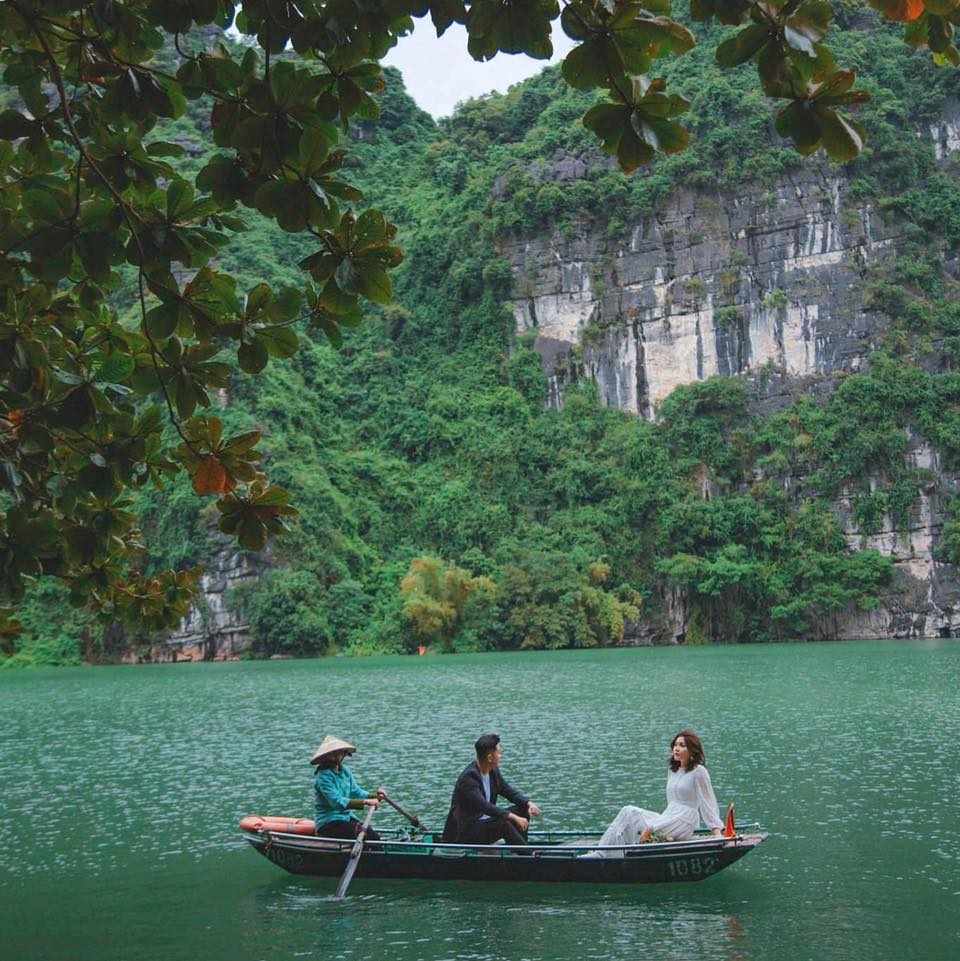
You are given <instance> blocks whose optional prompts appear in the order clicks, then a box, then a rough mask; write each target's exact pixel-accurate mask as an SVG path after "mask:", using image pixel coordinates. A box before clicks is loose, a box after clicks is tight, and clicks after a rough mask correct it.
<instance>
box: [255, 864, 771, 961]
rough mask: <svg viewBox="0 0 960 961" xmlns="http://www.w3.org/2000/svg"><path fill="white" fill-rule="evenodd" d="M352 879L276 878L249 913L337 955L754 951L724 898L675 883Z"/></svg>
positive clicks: (510, 956)
mask: <svg viewBox="0 0 960 961" xmlns="http://www.w3.org/2000/svg"><path fill="white" fill-rule="evenodd" d="M354 884H355V885H357V886H358V887H359V890H358V891H355V892H354V891H351V894H350V896H349V897H348V899H347V901H346V902H335V901H333V900H331V898H330V897H329V891H328V890H327V888H326V886H324V887H318V885H317V884H316V883H314V882H311V881H301V880H298V879H291V880H288V881H285V882H278V883H276V884H272V885H267V886H264V887H262V888H261V889H260V890H258V891H257V892H256V893H255V894H254V895H253V897H252V900H251V903H250V904H249V905H248V910H249V911H250V912H251V914H253V915H255V916H256V917H259V918H260V919H262V923H263V924H264V925H265V926H266V927H269V928H271V929H273V930H285V931H288V932H289V931H293V930H297V929H300V931H301V933H302V934H303V935H304V938H303V940H300V941H297V942H296V945H295V944H294V942H293V941H292V940H291V941H288V942H287V945H286V947H287V949H288V950H291V951H294V950H295V951H296V953H297V954H298V955H302V956H316V957H333V958H337V959H343V961H354V959H360V958H368V957H373V956H375V957H378V958H383V959H385V961H414V959H422V958H424V957H430V958H431V959H435V961H444V959H449V961H516V959H522V958H545V957H551V958H555V957H569V958H586V959H596V961H610V959H621V958H628V957H629V958H662V959H665V961H666V959H678V961H681V959H682V961H688V959H690V958H697V959H703V961H737V959H740V961H749V959H750V958H751V957H752V955H751V953H750V951H749V949H748V947H747V944H746V939H747V936H748V934H749V926H748V924H747V923H746V922H744V920H743V919H742V918H741V917H740V916H739V915H738V914H737V913H733V912H731V910H730V905H729V904H728V903H727V899H726V898H725V897H724V896H722V895H721V896H720V897H719V898H717V897H712V898H711V897H707V898H702V897H701V898H693V899H691V898H690V897H689V896H686V895H685V894H684V893H683V891H682V890H680V889H678V888H677V887H673V888H670V889H661V890H660V891H658V892H657V896H648V897H638V894H637V892H636V891H629V890H621V889H620V888H610V889H603V890H602V891H601V890H598V889H593V890H592V891H590V892H585V891H583V890H581V889H578V888H577V887H576V886H572V885H549V886H537V885H530V884H518V885H515V886H513V887H511V888H509V889H504V888H493V887H491V886H488V885H475V884H467V883H461V884H451V885H449V886H448V887H446V888H443V889H438V887H437V885H436V884H431V883H427V882H413V883H408V884H403V885H400V884H396V883H384V882H377V883H376V885H375V886H374V887H371V886H370V882H361V881H359V880H358V881H356V882H354ZM740 894H741V895H742V892H740ZM306 929H308V930H309V932H310V933H309V935H307V930H306Z"/></svg>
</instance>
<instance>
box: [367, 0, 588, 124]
mask: <svg viewBox="0 0 960 961" xmlns="http://www.w3.org/2000/svg"><path fill="white" fill-rule="evenodd" d="M414 22H415V23H416V29H415V30H414V32H413V33H412V34H410V35H409V36H407V37H401V38H400V40H399V42H398V43H397V45H396V46H395V47H394V48H393V49H392V50H391V51H390V52H389V53H388V54H387V55H386V57H384V59H383V62H384V63H386V64H391V65H392V66H394V67H396V68H397V69H398V70H399V71H400V72H401V73H402V74H403V83H404V86H405V87H406V88H407V92H408V93H409V94H410V96H411V97H413V99H414V100H415V101H416V102H417V106H419V107H421V108H422V109H424V110H426V111H427V113H430V114H433V116H434V117H448V116H449V115H450V114H451V113H453V108H454V107H455V106H456V105H457V103H459V102H460V101H461V100H467V99H469V98H470V97H479V96H480V95H481V94H484V93H490V92H491V91H493V90H497V91H499V92H501V93H505V92H506V90H507V88H508V87H510V86H511V85H512V84H515V83H519V82H520V81H521V80H525V79H526V78H527V77H532V76H533V75H534V74H536V73H539V72H540V71H541V70H542V69H543V68H544V67H545V66H546V65H547V63H548V62H549V63H556V62H557V61H558V60H561V59H563V57H564V56H565V55H566V53H567V51H569V50H570V48H571V47H573V41H572V40H571V39H570V38H569V37H568V36H567V35H566V34H565V33H563V31H562V30H560V28H559V24H554V31H553V50H554V54H553V60H550V61H547V60H532V59H531V58H530V57H527V56H526V55H524V54H509V53H498V54H497V55H496V56H495V57H494V58H493V59H492V60H487V61H485V62H484V63H478V62H477V61H476V60H474V59H473V58H472V57H471V56H470V54H469V53H467V31H466V30H465V29H464V28H463V27H461V26H460V25H459V24H457V23H453V24H451V25H450V27H449V28H448V29H447V31H446V33H444V35H443V36H442V37H439V38H438V37H437V31H436V29H435V28H434V26H433V22H432V21H431V20H430V18H429V17H426V18H423V19H420V20H415V21H414Z"/></svg>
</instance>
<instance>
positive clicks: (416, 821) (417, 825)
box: [384, 797, 430, 834]
mask: <svg viewBox="0 0 960 961" xmlns="http://www.w3.org/2000/svg"><path fill="white" fill-rule="evenodd" d="M384 800H386V802H387V804H389V805H390V807H392V808H393V809H394V810H395V811H397V812H399V813H400V814H402V815H403V816H404V817H405V818H406V819H407V820H408V821H409V822H410V823H411V824H412V825H413V826H414V827H415V828H416V829H417V830H418V831H422V832H423V833H424V834H429V833H430V829H429V828H428V827H427V826H426V824H424V823H423V821H421V820H420V818H418V817H417V816H416V815H415V814H411V813H410V812H409V811H405V810H404V809H403V808H402V807H400V805H399V804H397V802H396V801H394V799H393V798H391V797H388V798H385V799H384Z"/></svg>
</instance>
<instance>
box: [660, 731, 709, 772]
mask: <svg viewBox="0 0 960 961" xmlns="http://www.w3.org/2000/svg"><path fill="white" fill-rule="evenodd" d="M681 737H682V738H683V740H684V743H685V744H686V745H687V750H688V751H689V752H690V759H689V760H688V761H687V765H686V766H687V770H688V771H692V770H693V769H694V768H695V767H696V766H697V765H698V764H706V763H707V755H706V754H704V753H703V745H702V744H701V743H700V738H699V737H697V735H696V734H694V733H693V731H681V732H680V733H679V734H674V736H673V740H672V741H671V742H670V751H671V752H672V751H673V746H674V744H676V743H677V739H678V738H681ZM667 763H668V764H669V765H670V770H671V771H679V770H680V762H679V761H678V760H676V759H675V758H674V756H673V754H672V753H671V754H670V758H669V760H668V761H667Z"/></svg>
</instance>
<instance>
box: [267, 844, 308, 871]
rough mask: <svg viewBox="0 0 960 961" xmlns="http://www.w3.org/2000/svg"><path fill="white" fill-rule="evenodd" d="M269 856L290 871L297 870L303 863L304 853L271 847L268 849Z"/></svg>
mask: <svg viewBox="0 0 960 961" xmlns="http://www.w3.org/2000/svg"><path fill="white" fill-rule="evenodd" d="M267 857H268V858H270V860H271V861H273V862H274V863H275V864H279V865H280V867H282V868H286V869H287V870H288V871H296V870H297V868H299V867H300V865H301V864H303V855H302V854H300V853H299V852H297V851H285V850H284V849H283V848H276V847H271V848H268V849H267Z"/></svg>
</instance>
